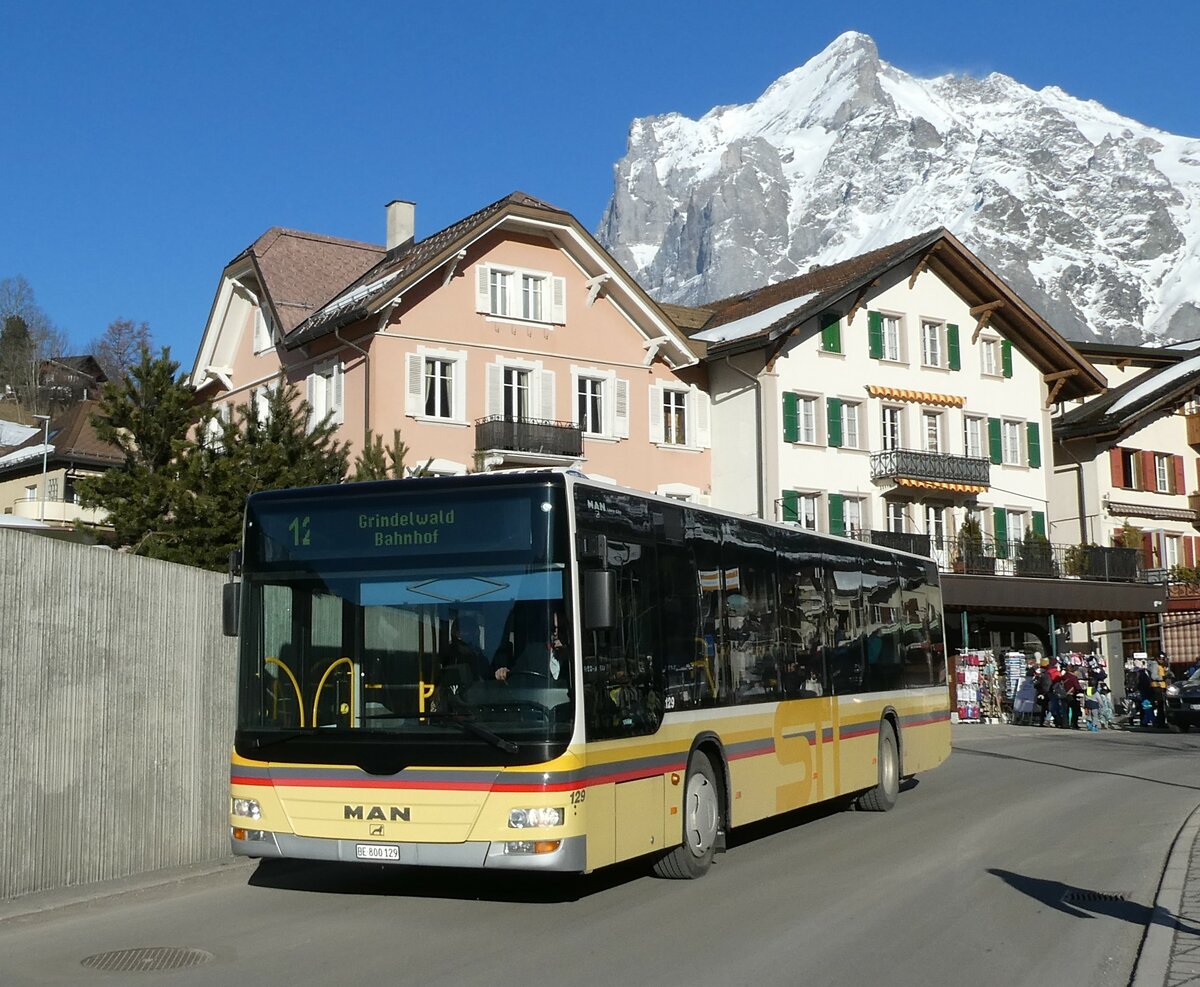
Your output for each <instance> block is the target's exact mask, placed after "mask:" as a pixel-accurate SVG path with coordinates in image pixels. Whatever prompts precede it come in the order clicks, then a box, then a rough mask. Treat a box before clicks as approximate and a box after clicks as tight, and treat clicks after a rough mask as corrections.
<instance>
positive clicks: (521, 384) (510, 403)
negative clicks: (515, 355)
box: [504, 367, 531, 422]
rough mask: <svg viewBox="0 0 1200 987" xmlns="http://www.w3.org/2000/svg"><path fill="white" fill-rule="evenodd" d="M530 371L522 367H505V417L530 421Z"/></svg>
mask: <svg viewBox="0 0 1200 987" xmlns="http://www.w3.org/2000/svg"><path fill="white" fill-rule="evenodd" d="M529 408H530V405H529V371H528V370H524V369H522V368H520V367H505V368H504V417H505V418H506V419H508V420H509V421H519V422H523V421H528V420H529V419H530V417H531V415H530V413H529Z"/></svg>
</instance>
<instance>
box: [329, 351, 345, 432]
mask: <svg viewBox="0 0 1200 987" xmlns="http://www.w3.org/2000/svg"><path fill="white" fill-rule="evenodd" d="M332 404H333V407H332V408H331V409H330V410H331V411H332V412H333V418H332V419H331V420H332V422H333V424H334V425H341V424H342V422H344V421H345V420H346V371H345V369H344V368H343V367H342V361H341V360H338V362H337V363H335V364H334V365H333V401H332Z"/></svg>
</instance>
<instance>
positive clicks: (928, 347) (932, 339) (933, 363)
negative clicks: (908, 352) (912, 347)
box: [921, 322, 944, 367]
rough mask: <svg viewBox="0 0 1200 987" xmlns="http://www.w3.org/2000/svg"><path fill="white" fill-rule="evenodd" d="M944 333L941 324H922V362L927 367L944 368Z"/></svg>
mask: <svg viewBox="0 0 1200 987" xmlns="http://www.w3.org/2000/svg"><path fill="white" fill-rule="evenodd" d="M943 331H944V330H943V327H942V325H941V323H938V322H923V323H921V362H922V363H923V364H924V365H925V366H927V367H941V366H944V363H943V360H942V349H943V347H942V332H943Z"/></svg>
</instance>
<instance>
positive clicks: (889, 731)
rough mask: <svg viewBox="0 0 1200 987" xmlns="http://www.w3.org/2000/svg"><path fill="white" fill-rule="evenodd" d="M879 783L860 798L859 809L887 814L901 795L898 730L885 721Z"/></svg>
mask: <svg viewBox="0 0 1200 987" xmlns="http://www.w3.org/2000/svg"><path fill="white" fill-rule="evenodd" d="M877 761H878V765H879V781H878V783H877V784H876V785H875V787H874V788H872V789H870V790H868V791H866V792H863V794H862V795H860V796H859V797H858V807H859V808H860V809H865V810H866V811H867V812H887V811H888V810H889V809H892V808H894V807H895V805H896V796H897V795H899V794H900V750H899V746H898V745H897V743H896V728H895V727H893V726H892V724H891V721H890V720H884V722H883V726H882V727H881V728H880V730H879V757H878V758H877Z"/></svg>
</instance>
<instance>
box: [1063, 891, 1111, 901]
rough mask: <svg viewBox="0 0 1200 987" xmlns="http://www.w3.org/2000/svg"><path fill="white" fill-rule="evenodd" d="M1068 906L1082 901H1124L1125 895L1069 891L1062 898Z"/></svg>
mask: <svg viewBox="0 0 1200 987" xmlns="http://www.w3.org/2000/svg"><path fill="white" fill-rule="evenodd" d="M1062 900H1063V901H1065V902H1067V903H1068V904H1074V903H1075V902H1081V901H1124V900H1125V895H1123V894H1119V893H1117V892H1115V891H1083V890H1079V891H1068V892H1067V893H1066V894H1064V895H1063V896H1062Z"/></svg>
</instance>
